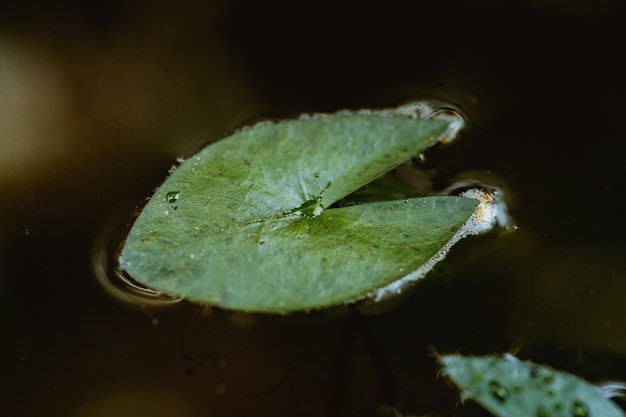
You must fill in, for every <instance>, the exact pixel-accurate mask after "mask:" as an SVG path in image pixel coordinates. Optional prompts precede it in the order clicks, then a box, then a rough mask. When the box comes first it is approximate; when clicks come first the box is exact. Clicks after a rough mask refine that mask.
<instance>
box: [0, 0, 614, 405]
mask: <svg viewBox="0 0 626 417" xmlns="http://www.w3.org/2000/svg"><path fill="white" fill-rule="evenodd" d="M210 3H211V4H210V5H209V6H207V5H204V4H202V3H200V2H197V3H191V4H186V5H176V6H174V5H169V4H166V3H165V2H157V3H154V2H135V3H132V4H130V3H127V2H124V1H114V2H93V3H89V6H85V5H79V4H77V3H67V4H64V3H58V2H56V3H54V4H52V3H50V4H49V5H48V4H45V3H44V4H42V3H36V4H33V5H30V4H25V3H22V4H21V5H19V6H13V7H11V8H6V9H5V10H2V11H0V195H1V196H2V204H1V205H0V219H1V220H0V226H1V233H0V313H1V314H0V326H1V328H0V329H1V330H2V341H3V342H2V343H1V344H0V353H1V357H2V367H1V371H0V377H1V380H0V381H1V383H2V389H1V390H0V410H1V411H0V414H2V415H7V416H72V417H74V416H81V417H82V416H89V417H91V416H110V415H115V416H118V417H120V416H173V415H176V416H181V417H188V416H189V417H191V416H193V417H195V416H246V415H255V416H265V415H267V416H270V415H271V416H293V415H297V416H371V415H373V416H394V415H396V414H394V412H395V410H397V411H398V412H400V413H402V414H403V415H420V416H421V415H427V416H453V415H455V416H480V415H486V414H485V412H483V411H482V410H480V409H479V407H477V406H475V405H472V404H471V403H466V405H465V406H463V407H460V408H457V401H456V393H455V392H454V391H453V390H451V389H449V388H448V387H447V386H446V384H445V382H444V381H442V380H441V379H438V378H437V369H436V367H435V363H434V359H433V356H432V352H433V350H434V351H437V352H451V351H459V352H462V353H468V354H485V353H501V352H505V351H515V352H517V354H518V356H520V357H523V358H527V359H532V360H535V361H538V362H542V363H547V364H549V365H551V366H553V367H556V368H560V369H564V370H568V371H571V372H573V373H576V374H578V375H581V376H583V377H585V378H587V379H589V380H591V381H602V380H607V379H611V380H626V279H625V278H626V276H625V275H626V258H625V256H624V249H625V246H626V244H625V243H624V235H625V234H626V227H625V225H624V221H623V211H624V204H623V203H622V201H623V198H622V196H623V195H624V192H625V191H626V144H625V143H626V142H625V141H624V138H626V122H625V118H624V113H625V110H626V105H625V104H624V103H625V101H624V97H626V82H625V81H624V78H623V77H624V75H623V74H625V73H626V65H624V63H623V57H622V56H621V55H622V54H623V50H622V49H623V48H622V47H621V46H622V45H621V44H622V41H623V39H626V37H624V35H625V33H624V32H625V30H624V24H623V22H624V20H623V13H622V12H623V4H622V2H619V1H617V0H615V1H611V0H606V1H599V2H591V1H585V0H580V1H574V2H570V4H565V3H567V2H558V1H540V0H536V1H521V0H520V1H517V2H507V6H506V7H505V6H503V5H502V4H503V2H496V1H470V2H468V1H464V2H461V1H447V2H435V3H436V4H429V5H423V6H421V7H418V6H415V5H414V6H412V7H411V8H407V7H405V6H401V5H399V4H396V3H394V2H388V1H385V2H382V1H379V2H347V1H335V2H309V1H303V2H277V1H271V2H266V1H258V2H251V1H250V2H242V1H231V2H226V1H218V2H210ZM5 7H6V6H2V8H3V9H4V8H5ZM417 99H440V100H445V101H447V102H450V103H453V104H455V105H456V106H458V107H459V108H461V109H462V110H463V111H464V112H465V113H466V115H467V116H468V121H469V124H470V129H469V130H468V131H467V132H466V133H465V134H464V135H463V136H462V137H461V138H460V139H459V140H458V141H457V142H456V143H454V144H451V145H450V146H447V147H443V148H440V149H435V150H432V151H430V152H428V155H427V156H428V160H427V162H425V163H424V164H423V165H422V169H424V170H426V171H427V172H428V173H429V175H430V178H431V180H432V182H433V185H434V187H435V188H444V187H445V186H446V185H448V184H449V183H450V182H451V181H452V180H453V177H454V176H455V175H456V174H458V173H460V172H465V171H473V172H471V173H470V174H468V175H470V176H472V175H473V176H475V175H477V174H476V171H480V172H481V173H483V174H484V172H485V171H490V172H491V173H492V175H497V176H498V177H499V178H501V179H502V181H504V183H505V184H506V187H508V189H509V190H510V196H511V199H512V201H511V202H510V211H511V214H512V216H513V217H514V219H515V223H516V224H517V225H518V226H519V229H518V230H517V231H515V232H513V233H508V234H502V233H497V232H494V233H491V234H488V235H486V236H480V237H475V238H470V239H466V240H465V241H462V242H461V243H460V244H459V245H458V246H456V247H455V248H454V249H453V251H452V253H451V254H450V256H449V258H448V259H447V260H446V261H444V262H443V263H441V264H439V265H438V266H437V267H436V269H435V271H433V272H432V273H431V274H430V275H429V276H428V277H427V278H426V279H425V280H424V281H422V282H420V283H419V284H418V285H416V286H415V287H414V288H413V290H412V291H410V293H409V294H408V295H406V296H405V297H403V298H402V300H398V302H397V305H393V306H387V307H388V308H387V309H386V310H385V311H382V312H378V313H376V314H374V312H370V313H369V314H354V312H350V311H348V310H347V309H345V310H342V309H338V310H333V311H322V312H315V313H310V314H295V315H291V316H285V317H274V316H262V315H250V314H237V313H232V312H224V311H221V310H219V309H208V308H202V307H198V306H192V305H189V304H187V303H185V302H180V303H170V304H163V303H160V304H157V305H154V304H149V305H147V306H146V307H144V308H139V307H137V306H135V305H132V304H129V303H125V302H123V301H120V300H119V299H116V298H115V297H113V296H112V295H111V294H110V293H108V292H106V291H105V290H103V288H102V286H101V285H100V284H99V281H98V279H97V272H98V268H100V267H104V268H105V269H107V268H108V269H107V270H108V271H109V273H110V274H111V275H113V274H112V272H111V266H110V265H108V266H107V260H108V261H110V260H111V259H112V255H111V253H114V252H115V249H116V245H119V243H120V241H121V237H120V236H123V235H124V233H125V232H126V230H127V229H126V225H127V224H129V223H130V222H132V219H133V213H134V211H135V210H136V209H137V208H141V206H142V205H143V204H144V202H145V198H146V197H149V196H150V195H151V193H152V191H153V189H154V188H155V187H156V186H158V185H159V184H160V182H161V181H162V180H163V179H164V178H165V176H166V175H167V172H168V169H169V168H170V166H171V165H173V164H174V163H175V161H176V158H177V157H179V156H188V155H190V154H192V153H194V152H195V151H197V150H198V149H200V147H201V146H203V145H204V144H206V143H208V142H211V141H214V140H217V139H220V138H222V137H224V136H225V135H226V134H228V133H229V132H232V131H233V129H235V128H236V127H238V126H241V125H243V124H247V123H251V122H253V121H256V120H261V119H264V118H267V117H291V116H292V115H295V114H298V113H300V112H304V111H306V112H314V111H334V110H337V109H343V108H362V107H389V106H396V105H398V104H401V103H403V102H405V101H408V100H417ZM107 251H108V252H107ZM107 256H109V257H108V258H107ZM94 259H95V260H94Z"/></svg>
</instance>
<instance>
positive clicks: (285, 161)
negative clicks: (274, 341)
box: [121, 112, 478, 312]
mask: <svg viewBox="0 0 626 417" xmlns="http://www.w3.org/2000/svg"><path fill="white" fill-rule="evenodd" d="M447 128H448V124H447V123H446V122H444V121H439V120H421V119H414V118H410V117H406V116H399V115H394V114H389V113H384V114H383V113H375V112H371V113H367V114H365V113H352V114H350V113H340V114H336V115H330V116H317V117H309V118H302V119H298V120H291V121H283V122H279V123H263V124H259V125H256V126H253V127H250V128H247V129H245V130H242V131H240V132H238V133H235V134H234V135H232V136H230V137H228V138H227V139H224V140H222V141H220V142H217V143H215V144H212V145H209V146H207V147H206V148H205V149H203V150H202V151H200V152H199V153H198V154H196V155H195V156H193V157H191V158H190V159H188V160H187V161H186V162H184V163H183V164H182V165H181V166H180V167H179V168H178V169H176V170H175V171H174V172H173V173H172V175H171V176H170V177H169V178H168V179H167V180H166V181H165V182H164V183H163V185H162V186H161V187H160V188H159V189H158V190H157V191H156V192H155V194H154V196H153V197H152V199H151V200H150V201H149V202H148V204H147V205H146V207H145V208H144V210H143V211H142V213H141V214H140V216H139V217H138V218H137V220H136V222H135V224H134V226H133V228H132V230H131V232H130V234H129V236H128V239H127V241H126V243H125V246H124V248H123V251H122V256H121V263H122V267H123V268H124V269H125V270H126V271H127V272H128V273H129V274H130V275H131V276H132V277H133V278H134V279H136V280H137V281H139V282H141V283H143V284H145V285H147V286H149V287H151V288H154V289H158V290H160V291H163V292H166V293H169V294H175V295H181V296H184V297H186V298H188V299H190V300H192V301H197V302H201V303H208V304H213V305H218V306H221V307H224V308H228V309H238V310H245V311H261V312H285V311H293V310H302V309H310V308H318V307H325V306H330V305H333V304H337V303H342V302H349V301H352V300H356V299H359V298H363V297H365V296H367V295H368V294H371V293H372V292H373V291H375V290H377V289H378V288H380V287H384V286H386V285H388V284H390V283H393V282H394V281H397V280H399V279H401V278H403V277H405V276H406V275H408V274H410V273H411V272H413V271H415V270H417V269H419V268H420V266H422V265H423V264H424V263H426V262H428V261H429V259H431V258H432V257H433V256H435V255H436V254H437V253H438V252H439V251H440V250H441V249H442V248H443V247H444V246H445V245H446V243H447V242H449V241H450V240H451V239H452V237H453V236H455V234H457V233H458V232H459V230H460V228H461V227H462V225H463V224H464V223H465V222H466V221H467V220H468V218H469V217H470V216H471V215H472V213H473V212H474V209H475V208H476V206H477V204H478V203H477V201H476V200H474V199H471V198H464V197H446V196H444V197H427V198H422V199H409V200H400V201H392V202H379V203H367V204H361V205H356V206H351V207H342V208H329V207H330V206H331V205H332V204H333V203H335V202H337V201H338V200H339V199H341V198H343V197H345V196H346V195H348V194H350V193H351V192H354V191H355V190H357V189H358V188H360V187H362V186H363V185H365V184H368V183H370V182H371V181H373V180H374V179H376V178H377V177H379V176H380V175H382V174H384V173H385V172H387V171H389V170H390V169H392V168H394V167H396V166H398V165H399V164H401V163H403V162H405V161H407V160H408V159H410V158H411V157H413V156H415V155H416V154H417V153H419V152H420V151H422V150H424V149H426V148H428V147H430V146H432V145H433V144H435V143H437V142H438V141H439V140H441V136H442V135H443V134H444V132H445V131H446V129H447Z"/></svg>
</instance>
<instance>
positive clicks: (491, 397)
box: [439, 355, 625, 417]
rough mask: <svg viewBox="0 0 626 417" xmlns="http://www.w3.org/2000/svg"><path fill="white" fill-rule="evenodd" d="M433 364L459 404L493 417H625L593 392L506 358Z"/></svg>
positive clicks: (448, 358) (570, 378) (455, 358)
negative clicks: (475, 404) (473, 406)
mask: <svg viewBox="0 0 626 417" xmlns="http://www.w3.org/2000/svg"><path fill="white" fill-rule="evenodd" d="M439 361H440V363H441V366H442V373H443V374H444V375H445V376H446V377H447V378H449V379H450V380H451V381H452V382H454V384H455V385H457V386H458V387H459V388H460V389H461V397H462V398H463V399H472V400H474V401H476V402H478V403H479V404H481V405H482V406H483V407H485V408H486V409H487V410H489V411H490V412H491V413H493V414H494V415H496V416H499V417H528V416H537V417H544V416H545V417H596V416H598V417H600V416H601V417H625V414H624V412H623V411H622V410H621V409H620V408H619V407H617V405H616V404H615V403H613V402H612V401H611V400H608V399H607V398H605V397H604V396H603V395H602V393H601V390H600V389H599V388H598V387H597V386H595V385H592V384H590V383H589V382H587V381H585V380H583V379H581V378H579V377H577V376H575V375H572V374H569V373H566V372H561V371H556V370H554V369H552V368H549V367H547V366H540V365H537V364H534V363H532V362H528V361H520V360H518V359H516V358H515V357H513V356H511V355H507V356H505V357H504V358H498V357H489V356H460V355H443V356H441V357H440V358H439Z"/></svg>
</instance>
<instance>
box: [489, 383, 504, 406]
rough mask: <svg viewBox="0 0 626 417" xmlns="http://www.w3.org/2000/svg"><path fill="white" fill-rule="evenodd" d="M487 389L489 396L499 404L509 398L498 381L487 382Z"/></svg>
mask: <svg viewBox="0 0 626 417" xmlns="http://www.w3.org/2000/svg"><path fill="white" fill-rule="evenodd" d="M488 388H489V392H490V393H491V395H493V397H494V398H495V399H496V400H498V401H500V402H504V401H505V400H506V399H507V398H508V396H509V392H508V390H507V389H506V388H505V387H504V386H503V385H502V384H501V383H499V382H498V381H491V382H489V385H488Z"/></svg>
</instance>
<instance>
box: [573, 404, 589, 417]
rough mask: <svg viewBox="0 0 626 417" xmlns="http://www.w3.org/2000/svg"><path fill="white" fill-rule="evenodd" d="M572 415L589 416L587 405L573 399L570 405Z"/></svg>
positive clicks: (577, 416) (574, 416)
mask: <svg viewBox="0 0 626 417" xmlns="http://www.w3.org/2000/svg"><path fill="white" fill-rule="evenodd" d="M572 417H589V409H588V408H587V405H586V404H585V403H583V402H581V401H574V405H573V406H572Z"/></svg>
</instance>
